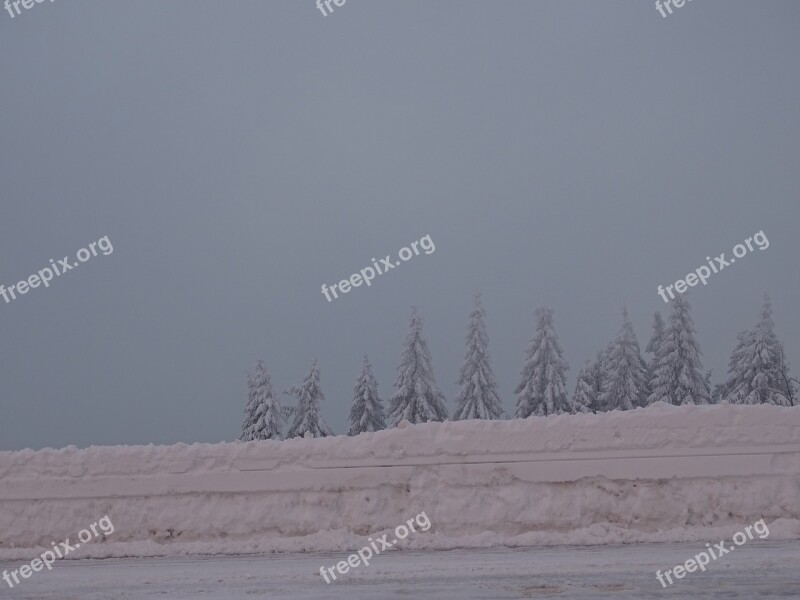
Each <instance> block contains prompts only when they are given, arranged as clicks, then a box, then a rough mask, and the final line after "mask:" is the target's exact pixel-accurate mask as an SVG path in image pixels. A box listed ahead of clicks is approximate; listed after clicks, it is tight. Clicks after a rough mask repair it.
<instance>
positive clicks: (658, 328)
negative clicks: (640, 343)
mask: <svg viewBox="0 0 800 600" xmlns="http://www.w3.org/2000/svg"><path fill="white" fill-rule="evenodd" d="M663 339H664V319H662V318H661V313H660V312H656V313H655V314H654V315H653V335H652V336H651V337H650V341H649V342H647V347H646V348H645V349H644V351H645V352H648V353H649V354H652V355H653V358H652V359H651V360H650V362H649V363H648V364H647V372H648V377H649V378H650V380H652V379H653V370H654V369H655V366H656V355H657V354H658V346H659V344H661V341H662V340H663Z"/></svg>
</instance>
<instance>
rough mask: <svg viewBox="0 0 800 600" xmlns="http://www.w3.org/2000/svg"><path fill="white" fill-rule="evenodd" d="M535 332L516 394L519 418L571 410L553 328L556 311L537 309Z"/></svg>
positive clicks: (563, 363)
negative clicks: (554, 312)
mask: <svg viewBox="0 0 800 600" xmlns="http://www.w3.org/2000/svg"><path fill="white" fill-rule="evenodd" d="M535 314H536V334H535V335H534V337H533V339H532V340H531V343H530V346H529V347H528V351H527V353H526V357H525V364H524V366H523V367H522V372H521V374H520V375H521V379H520V382H519V385H517V387H516V389H515V390H514V393H515V394H517V410H516V417H517V418H520V419H524V418H526V417H529V416H531V415H536V416H547V415H553V414H560V413H572V412H574V410H573V405H572V400H571V399H570V398H569V396H567V390H566V371H567V369H569V366H568V365H567V361H566V360H564V356H563V351H562V350H561V346H560V344H559V342H558V336H557V335H556V332H555V329H554V328H553V311H552V310H551V309H549V308H545V307H542V308H538V309H536V313H535Z"/></svg>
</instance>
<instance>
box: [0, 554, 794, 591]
mask: <svg viewBox="0 0 800 600" xmlns="http://www.w3.org/2000/svg"><path fill="white" fill-rule="evenodd" d="M703 547H704V544H699V543H691V544H635V545H626V546H593V547H587V546H580V547H578V546H560V547H551V548H525V549H492V550H450V551H425V552H419V551H413V552H407V551H392V552H387V553H386V554H384V555H381V556H379V557H377V558H376V559H375V561H374V562H373V563H371V564H370V565H369V566H367V567H364V566H359V567H358V568H356V569H354V570H352V571H351V572H350V573H347V574H346V575H340V576H339V580H337V581H336V582H333V583H331V584H330V585H328V584H325V583H324V581H323V580H322V578H321V577H320V575H319V568H320V567H321V566H331V565H334V564H335V563H337V562H339V561H341V560H346V558H347V556H346V554H343V553H313V554H284V555H276V554H273V555H266V556H254V555H249V556H213V557H202V558H198V557H188V558H169V559H153V558H147V559H107V560H79V561H61V562H60V563H58V564H57V566H56V567H55V568H54V569H53V571H52V572H49V573H48V572H46V571H45V572H39V573H33V575H32V576H31V578H30V579H27V580H24V581H22V582H21V583H20V585H19V586H17V587H15V588H14V589H13V590H10V589H8V588H7V587H6V585H5V584H3V588H4V589H3V592H2V594H0V597H3V598H6V597H9V598H18V599H21V600H123V599H124V600H151V599H155V598H158V599H162V600H163V599H167V600H188V599H190V598H191V599H193V600H194V599H201V600H245V599H247V600H252V599H255V598H281V599H286V600H306V599H308V600H311V599H314V600H317V599H324V600H362V599H363V600H367V599H369V600H375V599H384V598H388V599H392V598H397V599H401V598H402V599H413V600H417V599H419V600H445V599H446V600H492V599H498V600H500V599H506V598H578V599H587V600H588V599H592V600H594V599H598V598H599V599H603V598H622V599H636V600H640V599H647V598H687V599H688V598H692V599H694V598H742V599H747V600H752V599H755V598H759V599H761V598H800V569H799V568H798V567H800V542H797V541H795V542H769V541H768V540H766V541H755V540H754V541H751V542H749V543H748V544H745V545H743V546H740V547H737V548H736V551H735V552H731V553H729V554H728V555H726V556H725V557H722V558H720V559H719V560H717V561H714V562H712V563H711V564H710V565H709V566H708V570H707V571H706V572H705V573H701V572H694V573H688V574H686V576H685V577H684V578H683V579H681V580H677V581H675V584H674V585H672V586H671V587H668V588H667V589H663V588H662V587H661V584H659V583H658V580H657V579H656V576H655V573H656V571H657V570H659V569H661V570H662V571H663V570H666V569H671V568H673V567H674V566H675V565H677V564H680V563H684V562H685V561H686V559H688V558H691V557H692V556H694V555H695V554H697V553H698V552H699V551H701V550H702V549H703ZM19 566H20V565H19V564H11V563H8V562H4V563H2V564H0V569H9V568H18V567H19ZM0 583H2V582H0Z"/></svg>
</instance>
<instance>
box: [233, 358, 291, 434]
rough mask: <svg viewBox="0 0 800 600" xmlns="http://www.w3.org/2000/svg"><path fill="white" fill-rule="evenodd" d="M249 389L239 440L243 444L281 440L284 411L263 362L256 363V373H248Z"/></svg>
mask: <svg viewBox="0 0 800 600" xmlns="http://www.w3.org/2000/svg"><path fill="white" fill-rule="evenodd" d="M247 387H248V388H249V393H248V401H247V408H246V409H245V419H244V423H242V437H241V438H239V439H241V440H242V441H243V442H251V441H253V440H279V439H281V430H282V429H283V414H284V410H283V407H282V406H281V403H280V400H278V398H276V397H275V394H274V393H273V391H272V382H271V381H270V378H269V372H268V371H267V369H266V368H265V367H264V363H263V362H262V361H260V360H259V361H258V362H257V363H256V371H255V373H253V374H252V375H251V374H249V373H248V375H247Z"/></svg>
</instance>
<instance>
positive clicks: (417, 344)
mask: <svg viewBox="0 0 800 600" xmlns="http://www.w3.org/2000/svg"><path fill="white" fill-rule="evenodd" d="M394 385H395V388H396V391H395V393H394V394H392V397H391V398H389V418H390V419H391V421H392V423H393V424H394V425H398V424H399V423H400V421H402V420H404V419H405V420H407V421H409V422H410V423H425V422H427V421H444V420H445V419H447V408H446V406H445V402H446V399H445V397H444V395H443V394H442V393H441V392H440V391H439V388H438V386H437V385H436V380H435V378H434V376H433V366H432V364H431V353H430V351H429V350H428V343H427V342H426V341H425V338H423V337H422V317H420V316H419V313H418V312H417V309H416V307H412V309H411V322H410V323H409V332H408V335H407V336H406V340H405V344H404V347H403V354H402V357H401V359H400V366H399V367H398V368H397V378H396V379H395V382H394Z"/></svg>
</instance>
